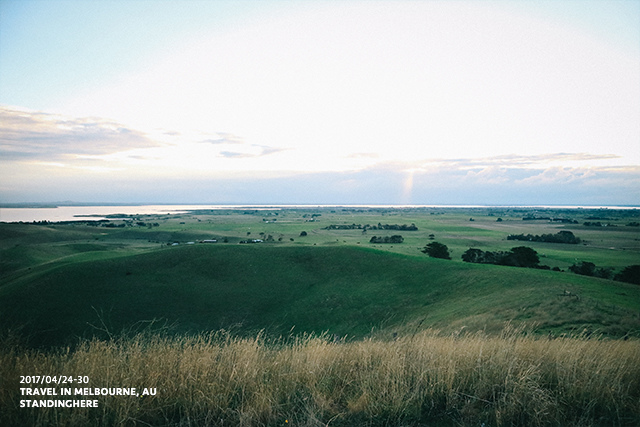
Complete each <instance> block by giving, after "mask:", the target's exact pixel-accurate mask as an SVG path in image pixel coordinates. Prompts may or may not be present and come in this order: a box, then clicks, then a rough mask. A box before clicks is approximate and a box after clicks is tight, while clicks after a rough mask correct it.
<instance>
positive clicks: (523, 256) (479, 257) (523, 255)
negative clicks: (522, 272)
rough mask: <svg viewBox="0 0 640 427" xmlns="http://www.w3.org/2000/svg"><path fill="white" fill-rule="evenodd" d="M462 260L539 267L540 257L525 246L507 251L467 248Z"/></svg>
mask: <svg viewBox="0 0 640 427" xmlns="http://www.w3.org/2000/svg"><path fill="white" fill-rule="evenodd" d="M462 260H463V261H464V262H471V263H476V264H496V265H508V266H512V267H528V268H540V267H541V266H540V265H539V263H540V258H539V257H538V253H537V252H536V251H535V250H533V249H531V248H528V247H526V246H518V247H515V248H512V249H511V250H510V251H508V252H504V251H496V252H492V251H483V250H481V249H474V248H469V249H467V250H466V251H465V253H463V254H462Z"/></svg>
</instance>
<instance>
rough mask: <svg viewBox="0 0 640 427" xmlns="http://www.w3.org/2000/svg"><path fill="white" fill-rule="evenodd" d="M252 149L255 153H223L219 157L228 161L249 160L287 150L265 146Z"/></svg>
mask: <svg viewBox="0 0 640 427" xmlns="http://www.w3.org/2000/svg"><path fill="white" fill-rule="evenodd" d="M251 148H252V149H253V152H238V151H221V152H220V153H219V155H220V157H224V158H227V159H248V158H255V157H263V156H268V155H270V154H274V153H279V152H281V151H285V150H286V149H284V148H277V147H267V146H265V145H252V146H251ZM255 148H257V149H258V152H255Z"/></svg>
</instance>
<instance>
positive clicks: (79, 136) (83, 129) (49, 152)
mask: <svg viewBox="0 0 640 427" xmlns="http://www.w3.org/2000/svg"><path fill="white" fill-rule="evenodd" d="M159 145H160V144H159V143H158V142H155V141H153V140H152V139H150V138H149V137H147V136H146V135H145V134H144V133H143V132H140V131H138V130H135V129H130V128H128V127H126V126H123V125H121V124H119V123H116V122H113V121H108V120H104V119H98V118H69V117H61V116H57V115H53V114H47V113H42V112H31V111H25V110H20V109H15V108H10V107H0V158H1V159H3V161H48V162H51V161H70V160H73V159H77V158H81V157H87V156H96V155H104V154H112V153H116V152H121V151H127V150H131V149H136V148H149V147H155V146H159Z"/></svg>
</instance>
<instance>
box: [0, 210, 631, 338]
mask: <svg viewBox="0 0 640 427" xmlns="http://www.w3.org/2000/svg"><path fill="white" fill-rule="evenodd" d="M533 214H535V215H539V216H541V217H544V216H549V215H553V216H556V215H565V216H568V217H570V218H572V219H575V220H576V221H578V224H567V223H560V222H550V221H548V220H532V221H523V219H522V218H523V217H524V216H526V215H533ZM605 215H607V216H608V217H609V219H608V220H607V221H606V223H607V224H608V225H607V226H606V227H605V226H601V227H587V226H584V225H583V222H585V221H586V220H587V218H591V217H594V216H597V217H604V216H605ZM634 215H635V216H634ZM638 215H639V213H638V212H635V211H633V212H623V213H615V212H613V213H612V212H600V211H598V212H596V213H594V212H592V211H570V212H568V211H552V212H548V211H546V212H538V211H531V210H514V209H506V208H500V209H498V208H496V209H488V208H487V209H462V208H459V209H455V208H447V209H430V208H424V209H405V210H400V209H369V208H363V209H355V208H340V207H335V208H313V207H308V208H295V209H294V208H291V209H272V210H252V209H246V210H228V211H222V210H221V211H198V212H191V213H186V214H175V215H157V216H137V217H135V218H126V219H124V220H123V219H111V220H110V221H109V223H111V224H113V225H114V226H113V227H105V226H100V223H87V222H75V223H50V224H38V225H34V224H6V223H0V280H1V282H0V316H1V319H0V322H1V326H2V327H3V328H4V329H16V330H20V331H22V332H23V333H24V334H25V335H27V336H29V337H30V339H31V340H32V342H33V343H34V344H56V343H61V342H65V343H68V342H70V341H73V340H74V339H77V338H78V337H83V336H90V335H94V334H95V335H99V336H100V335H105V334H106V335H108V334H117V333H120V332H121V331H123V330H128V331H137V330H140V329H144V328H146V327H148V326H149V325H150V324H153V327H155V328H157V327H160V326H162V327H166V328H168V329H170V330H173V331H176V332H201V331H208V330H217V329H227V330H232V331H233V332H235V333H239V334H253V333H255V332H256V331H258V330H263V329H264V330H266V331H268V332H269V333H270V334H275V335H289V334H297V333H304V332H317V333H322V332H329V333H331V334H336V335H340V336H345V335H346V336H350V337H354V338H355V337H364V336H369V335H371V334H382V335H384V336H390V335H391V334H393V333H397V334H405V335H406V334H412V333H415V331H417V330H419V329H424V328H427V327H432V328H438V329H442V330H445V331H457V330H464V329H467V330H486V331H498V330H500V329H501V328H503V327H504V324H505V323H506V322H516V323H522V322H525V323H527V324H530V325H533V326H532V327H535V328H536V330H537V331H538V332H539V333H552V334H560V333H569V332H576V331H583V330H588V331H589V332H591V333H603V334H605V335H607V336H612V337H620V336H624V335H626V334H633V335H638V334H640V287H639V286H637V285H631V284H625V283H621V282H616V281H613V280H604V279H597V278H590V277H584V276H578V275H576V274H573V273H571V272H568V271H566V270H567V269H568V267H569V266H571V265H572V264H573V263H576V262H579V261H589V262H593V263H595V264H596V265H597V266H598V267H606V268H612V269H614V271H620V270H621V269H622V268H624V267H625V266H628V265H632V264H640V256H639V254H640V243H639V238H640V233H639V231H640V230H639V228H638V227H631V226H628V225H627V224H628V223H630V222H632V221H634V220H637V219H638ZM498 218H501V219H502V221H498V220H497V219H498ZM471 219H473V220H471ZM602 222H604V221H602ZM96 224H98V226H96ZM102 224H106V223H102ZM121 224H123V225H125V226H123V227H119V225H121ZM332 224H334V225H345V224H346V225H349V224H361V225H365V224H369V225H371V226H373V225H376V226H377V225H378V224H381V225H384V224H398V225H402V224H406V225H409V224H415V225H416V226H417V228H418V230H417V231H404V230H372V229H368V230H366V232H363V230H362V229H349V230H335V229H326V227H327V226H329V225H332ZM560 230H570V231H572V232H573V233H574V234H575V235H576V236H578V237H580V238H581V239H582V240H583V243H581V244H579V245H569V244H554V243H544V242H522V241H513V240H507V239H506V237H507V235H509V234H534V235H537V234H548V233H551V234H553V233H557V232H558V231H560ZM303 231H304V232H306V236H301V233H302V232H303ZM396 234H400V235H402V236H403V237H404V242H403V243H401V244H371V243H369V240H370V238H371V237H372V236H374V235H376V236H391V235H396ZM205 239H208V240H210V239H216V240H217V241H218V243H215V244H207V243H199V242H200V241H202V240H205ZM246 239H261V240H264V242H262V243H257V244H240V241H242V240H246ZM431 241H438V242H440V243H443V244H445V245H447V246H448V248H449V250H450V253H451V256H452V260H439V259H433V258H429V257H427V256H426V255H425V254H423V253H422V252H421V251H420V249H422V248H423V247H424V246H425V245H426V244H428V243H429V242H431ZM515 246H528V247H531V248H533V249H535V250H536V251H537V252H538V254H539V255H540V257H541V258H540V259H541V264H546V265H549V266H550V267H559V268H561V269H562V270H565V272H555V271H542V270H534V269H523V268H514V267H503V266H495V265H478V264H468V263H464V262H462V260H461V258H460V256H461V255H462V253H463V252H464V251H465V250H467V249H468V248H470V247H474V248H479V249H482V250H485V251H486V250H491V251H498V250H502V251H508V250H510V249H511V248H512V247H515Z"/></svg>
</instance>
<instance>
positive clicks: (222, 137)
mask: <svg viewBox="0 0 640 427" xmlns="http://www.w3.org/2000/svg"><path fill="white" fill-rule="evenodd" d="M218 136H219V138H215V139H214V138H209V139H205V140H203V141H200V142H202V143H207V144H213V145H220V144H234V145H235V144H244V139H243V138H242V137H240V136H236V135H234V134H232V133H225V132H218Z"/></svg>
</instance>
